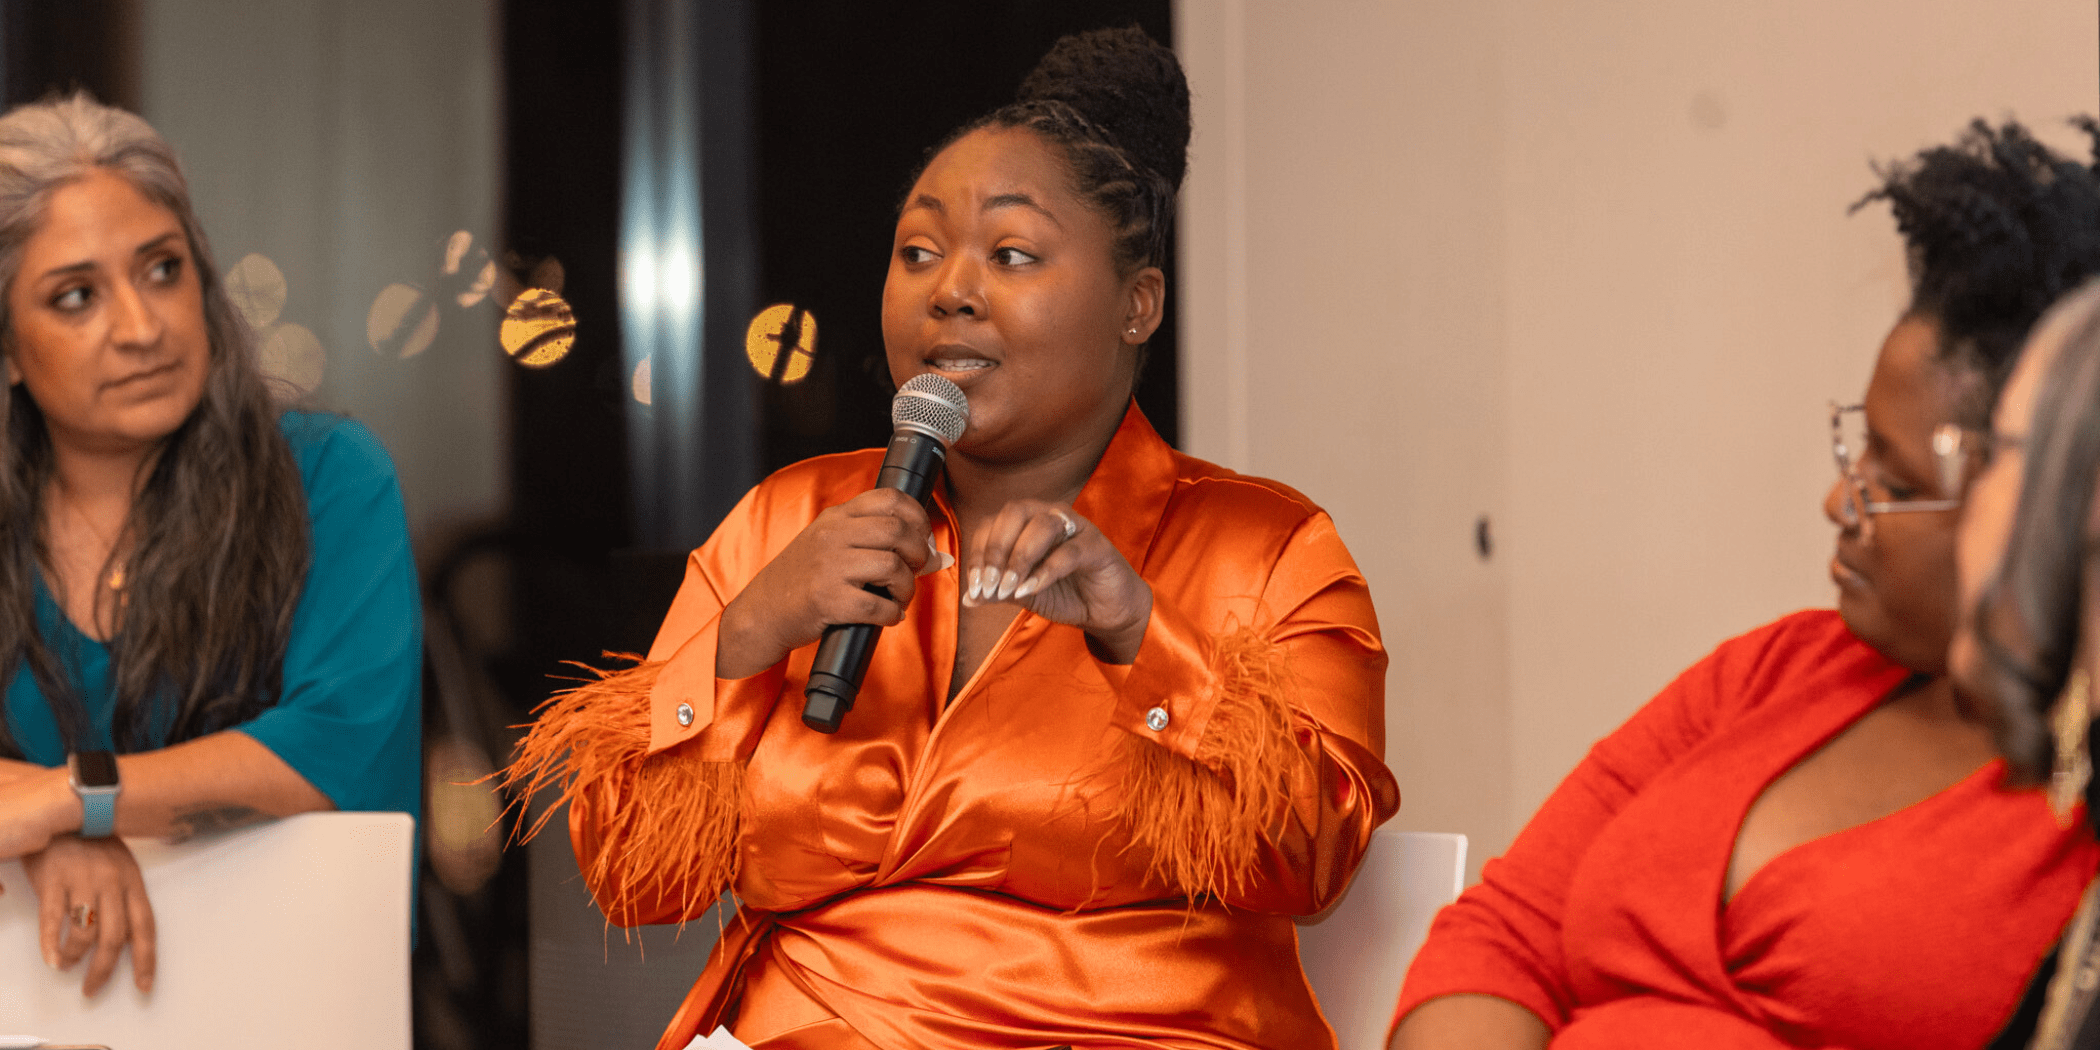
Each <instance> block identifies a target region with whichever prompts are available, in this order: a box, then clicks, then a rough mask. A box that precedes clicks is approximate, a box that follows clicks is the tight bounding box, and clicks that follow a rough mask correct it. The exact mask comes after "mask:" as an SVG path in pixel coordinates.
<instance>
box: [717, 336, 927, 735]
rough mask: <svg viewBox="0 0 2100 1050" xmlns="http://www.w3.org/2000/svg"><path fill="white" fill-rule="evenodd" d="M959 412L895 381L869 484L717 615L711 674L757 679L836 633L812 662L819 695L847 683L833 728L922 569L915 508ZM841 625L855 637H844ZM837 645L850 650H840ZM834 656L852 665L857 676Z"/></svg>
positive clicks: (822, 517)
mask: <svg viewBox="0 0 2100 1050" xmlns="http://www.w3.org/2000/svg"><path fill="white" fill-rule="evenodd" d="M940 387H946V390H945V391H942V390H941V389H940ZM928 391H931V393H929V392H928ZM968 411H969V409H968V407H967V404H966V402H965V401H964V400H963V395H962V391H961V390H958V389H956V387H955V384H953V383H950V382H948V381H947V380H946V379H943V378H941V377H940V376H936V375H922V376H917V377H915V378H913V379H911V380H910V381H908V382H906V383H905V384H904V388H903V389H901V390H900V391H899V392H898V394H897V398H896V401H894V402H892V404H891V411H890V414H891V419H892V422H894V423H895V424H896V426H897V430H896V433H895V435H894V436H893V437H892V439H891V441H890V452H889V455H888V456H887V457H886V458H885V459H884V461H883V466H882V470H881V473H880V474H878V475H877V482H876V487H875V488H874V489H871V490H869V491H867V492H864V493H861V494H860V495H858V496H855V497H853V498H852V499H850V500H847V501H846V502H845V503H842V504H839V505H838V506H835V507H830V508H827V509H825V510H824V511H823V512H822V513H820V514H818V515H817V517H816V519H815V520H814V521H812V522H810V523H809V525H808V526H807V527H805V528H804V529H803V530H802V532H801V533H800V534H799V535H797V536H796V537H795V538H794V540H792V541H791V542H789V544H788V545H787V547H785V548H784V549H782V550H781V552H780V553H779V554H778V555H776V556H774V558H773V560H772V561H770V562H768V563H767V564H766V567H765V568H764V569H762V570H760V571H759V573H758V575H757V576H755V577H753V578H752V580H751V582H750V583H749V584H747V585H745V587H744V589H743V590H742V591H741V592H739V593H738V594H737V596H736V598H735V600H733V601H731V602H730V603H729V605H728V607H727V608H725V609H723V611H722V627H721V639H720V641H719V642H718V643H717V648H716V654H715V674H717V675H718V676H720V677H723V678H743V677H746V676H748V675H753V674H757V673H758V672H760V671H762V670H765V669H766V668H768V667H771V666H772V665H774V664H776V663H778V662H780V661H781V660H782V659H783V658H785V657H786V656H787V654H788V653H789V652H791V651H793V650H795V649H798V648H801V647H802V646H805V645H808V644H809V643H811V642H814V641H817V640H818V639H819V638H820V637H827V636H829V635H832V634H834V633H839V634H845V635H847V636H848V637H847V638H846V639H842V641H839V642H829V643H828V644H827V645H826V646H824V647H820V649H819V655H818V660H817V663H816V664H815V667H816V668H817V669H819V670H823V671H824V672H825V673H826V674H827V676H828V677H827V679H826V680H825V682H826V685H827V688H828V689H829V690H830V692H829V693H827V695H833V696H836V695H837V693H839V692H841V691H846V690H845V685H846V684H849V683H850V685H851V686H852V689H851V691H848V692H847V695H846V696H845V697H844V698H843V699H844V700H845V703H843V704H841V705H837V709H836V711H835V712H825V713H824V714H825V716H826V721H827V724H828V725H829V726H830V728H829V729H826V730H824V731H826V732H831V731H834V730H836V728H837V721H836V718H834V717H831V716H832V715H833V714H836V715H843V713H844V711H845V710H847V709H850V708H851V706H852V703H851V700H852V695H851V694H852V693H853V692H857V691H858V689H859V683H860V678H859V675H860V674H864V673H865V672H866V670H867V663H866V661H867V656H868V654H869V653H871V652H872V651H873V641H874V636H875V632H877V631H879V630H880V628H881V627H883V626H887V625H889V624H893V623H896V622H897V621H899V620H901V619H903V618H904V609H905V606H907V605H909V604H911V600H912V595H913V594H914V592H915V591H916V589H917V588H916V577H917V575H918V573H919V572H921V571H922V570H924V569H925V568H926V567H927V559H928V557H929V556H930V555H931V553H932V550H933V547H932V542H931V540H930V536H931V530H930V528H929V526H928V523H927V518H926V508H925V507H924V506H923V505H921V503H920V501H921V500H922V499H924V498H925V496H926V494H927V493H928V492H931V491H932V487H933V483H934V481H935V480H937V479H938V477H939V471H940V465H941V462H942V456H943V451H944V449H945V446H946V443H947V442H949V441H952V440H954V438H955V437H957V436H960V435H961V433H962V430H963V426H964V424H965V423H966V422H967V421H968ZM920 417H931V421H930V422H929V421H926V420H924V419H921V418H920ZM936 424H938V426H936ZM929 446H930V448H929ZM847 626H854V627H858V628H861V630H859V631H853V632H845V631H844V628H845V627H847ZM845 640H852V641H854V643H855V646H854V647H853V649H852V650H851V651H848V652H843V653H842V652H841V651H839V649H838V646H839V645H841V644H844V641H845ZM842 657H852V658H854V659H856V660H857V661H858V667H857V669H856V668H855V667H854V666H853V665H852V663H851V662H849V661H846V660H844V659H842ZM845 672H851V674H850V675H849V674H847V673H845Z"/></svg>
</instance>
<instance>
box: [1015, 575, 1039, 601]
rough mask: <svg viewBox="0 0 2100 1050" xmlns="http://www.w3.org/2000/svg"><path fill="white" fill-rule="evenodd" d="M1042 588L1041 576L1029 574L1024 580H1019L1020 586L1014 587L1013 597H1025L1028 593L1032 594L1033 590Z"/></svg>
mask: <svg viewBox="0 0 2100 1050" xmlns="http://www.w3.org/2000/svg"><path fill="white" fill-rule="evenodd" d="M1042 589H1043V578H1042V577H1040V576H1030V577H1029V578H1027V579H1026V580H1023V581H1021V586H1019V587H1017V588H1015V589H1014V597H1016V598H1026V597H1028V596H1029V595H1031V594H1034V593H1035V592H1037V591H1039V590H1042Z"/></svg>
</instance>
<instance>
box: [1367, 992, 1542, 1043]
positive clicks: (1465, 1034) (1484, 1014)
mask: <svg viewBox="0 0 2100 1050" xmlns="http://www.w3.org/2000/svg"><path fill="white" fill-rule="evenodd" d="M1552 1038H1553V1033H1552V1032H1551V1031H1549V1030H1548V1029H1547V1028H1546V1023H1545V1022H1544V1021H1541V1020H1539V1018H1538V1015H1537V1014H1534V1013H1532V1012H1531V1011H1530V1010H1527V1009H1525V1008H1523V1007H1521V1006H1518V1005H1517V1004H1515V1003H1513V1002H1510V1001H1509V1000H1507V999H1498V998H1496V997H1494V996H1492V995H1447V996H1444V997H1442V998H1438V999H1431V1000H1429V1001H1428V1002H1426V1003H1423V1004H1422V1005H1420V1006H1417V1007H1415V1008H1414V1009H1413V1010H1411V1011H1409V1012H1408V1014H1407V1017H1406V1018H1405V1019H1403V1020H1402V1021H1401V1022H1400V1027H1398V1028H1396V1029H1394V1030H1393V1039H1392V1042H1390V1043H1388V1044H1386V1050H1432V1048H1433V1050H1545V1047H1546V1044H1547V1042H1549V1041H1550V1040H1551V1039H1552Z"/></svg>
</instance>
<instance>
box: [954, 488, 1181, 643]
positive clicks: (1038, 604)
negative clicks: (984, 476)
mask: <svg viewBox="0 0 2100 1050" xmlns="http://www.w3.org/2000/svg"><path fill="white" fill-rule="evenodd" d="M963 565H964V566H965V567H966V569H965V573H964V576H963V604H964V605H965V606H969V607H973V608H974V607H976V606H979V605H988V604H990V603H992V602H1001V601H1010V602H1013V603H1014V604H1016V605H1019V606H1020V607H1021V608H1023V609H1026V610H1028V611H1029V612H1032V613H1034V614H1036V615H1037V616H1040V617H1042V618H1043V619H1046V620H1049V621H1051V622H1053V623H1062V624H1069V625H1071V626H1073V627H1077V628H1079V629H1080V630H1082V631H1085V632H1086V635H1087V641H1088V644H1089V645H1091V646H1093V647H1094V649H1095V651H1096V653H1097V654H1098V655H1100V656H1101V657H1102V658H1104V659H1106V660H1107V661H1108V662H1110V663H1118V664H1127V663H1130V662H1131V661H1132V660H1135V659H1137V653H1138V646H1139V645H1140V644H1142V643H1143V642H1144V640H1145V625H1146V624H1147V623H1148V622H1150V620H1151V618H1152V587H1151V585H1150V584H1147V583H1146V582H1145V580H1144V578H1143V577H1141V576H1139V575H1138V574H1137V570H1136V569H1133V568H1131V567H1130V562H1128V561H1126V560H1124V558H1123V554H1122V552H1121V551H1118V550H1116V546H1115V544H1113V543H1110V542H1109V541H1108V537H1107V536H1104V535H1102V533H1101V530H1100V529H1098V528H1095V527H1094V524H1093V523H1092V522H1090V521H1088V520H1086V519H1085V518H1082V517H1080V516H1079V515H1077V514H1075V513H1073V512H1072V508H1070V507H1068V506H1064V505H1062V504H1056V503H1045V502H1043V501H1041V500H1025V499H1024V500H1015V501H1013V502H1012V503H1009V504H1007V505H1006V506H1004V507H1002V508H1000V510H999V513H998V514H997V515H995V516H994V517H993V518H992V520H991V522H990V523H989V524H987V525H985V526H984V527H982V528H980V529H978V530H977V534H976V535H975V536H974V537H972V538H971V540H970V549H969V551H968V552H966V555H965V557H964V559H963Z"/></svg>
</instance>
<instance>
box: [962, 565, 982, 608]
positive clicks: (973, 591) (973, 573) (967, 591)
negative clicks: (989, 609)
mask: <svg viewBox="0 0 2100 1050" xmlns="http://www.w3.org/2000/svg"><path fill="white" fill-rule="evenodd" d="M978 571H979V570H977V569H971V570H970V575H969V577H968V579H969V585H968V586H966V587H964V588H963V601H969V600H970V599H972V598H975V597H977V573H978Z"/></svg>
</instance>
